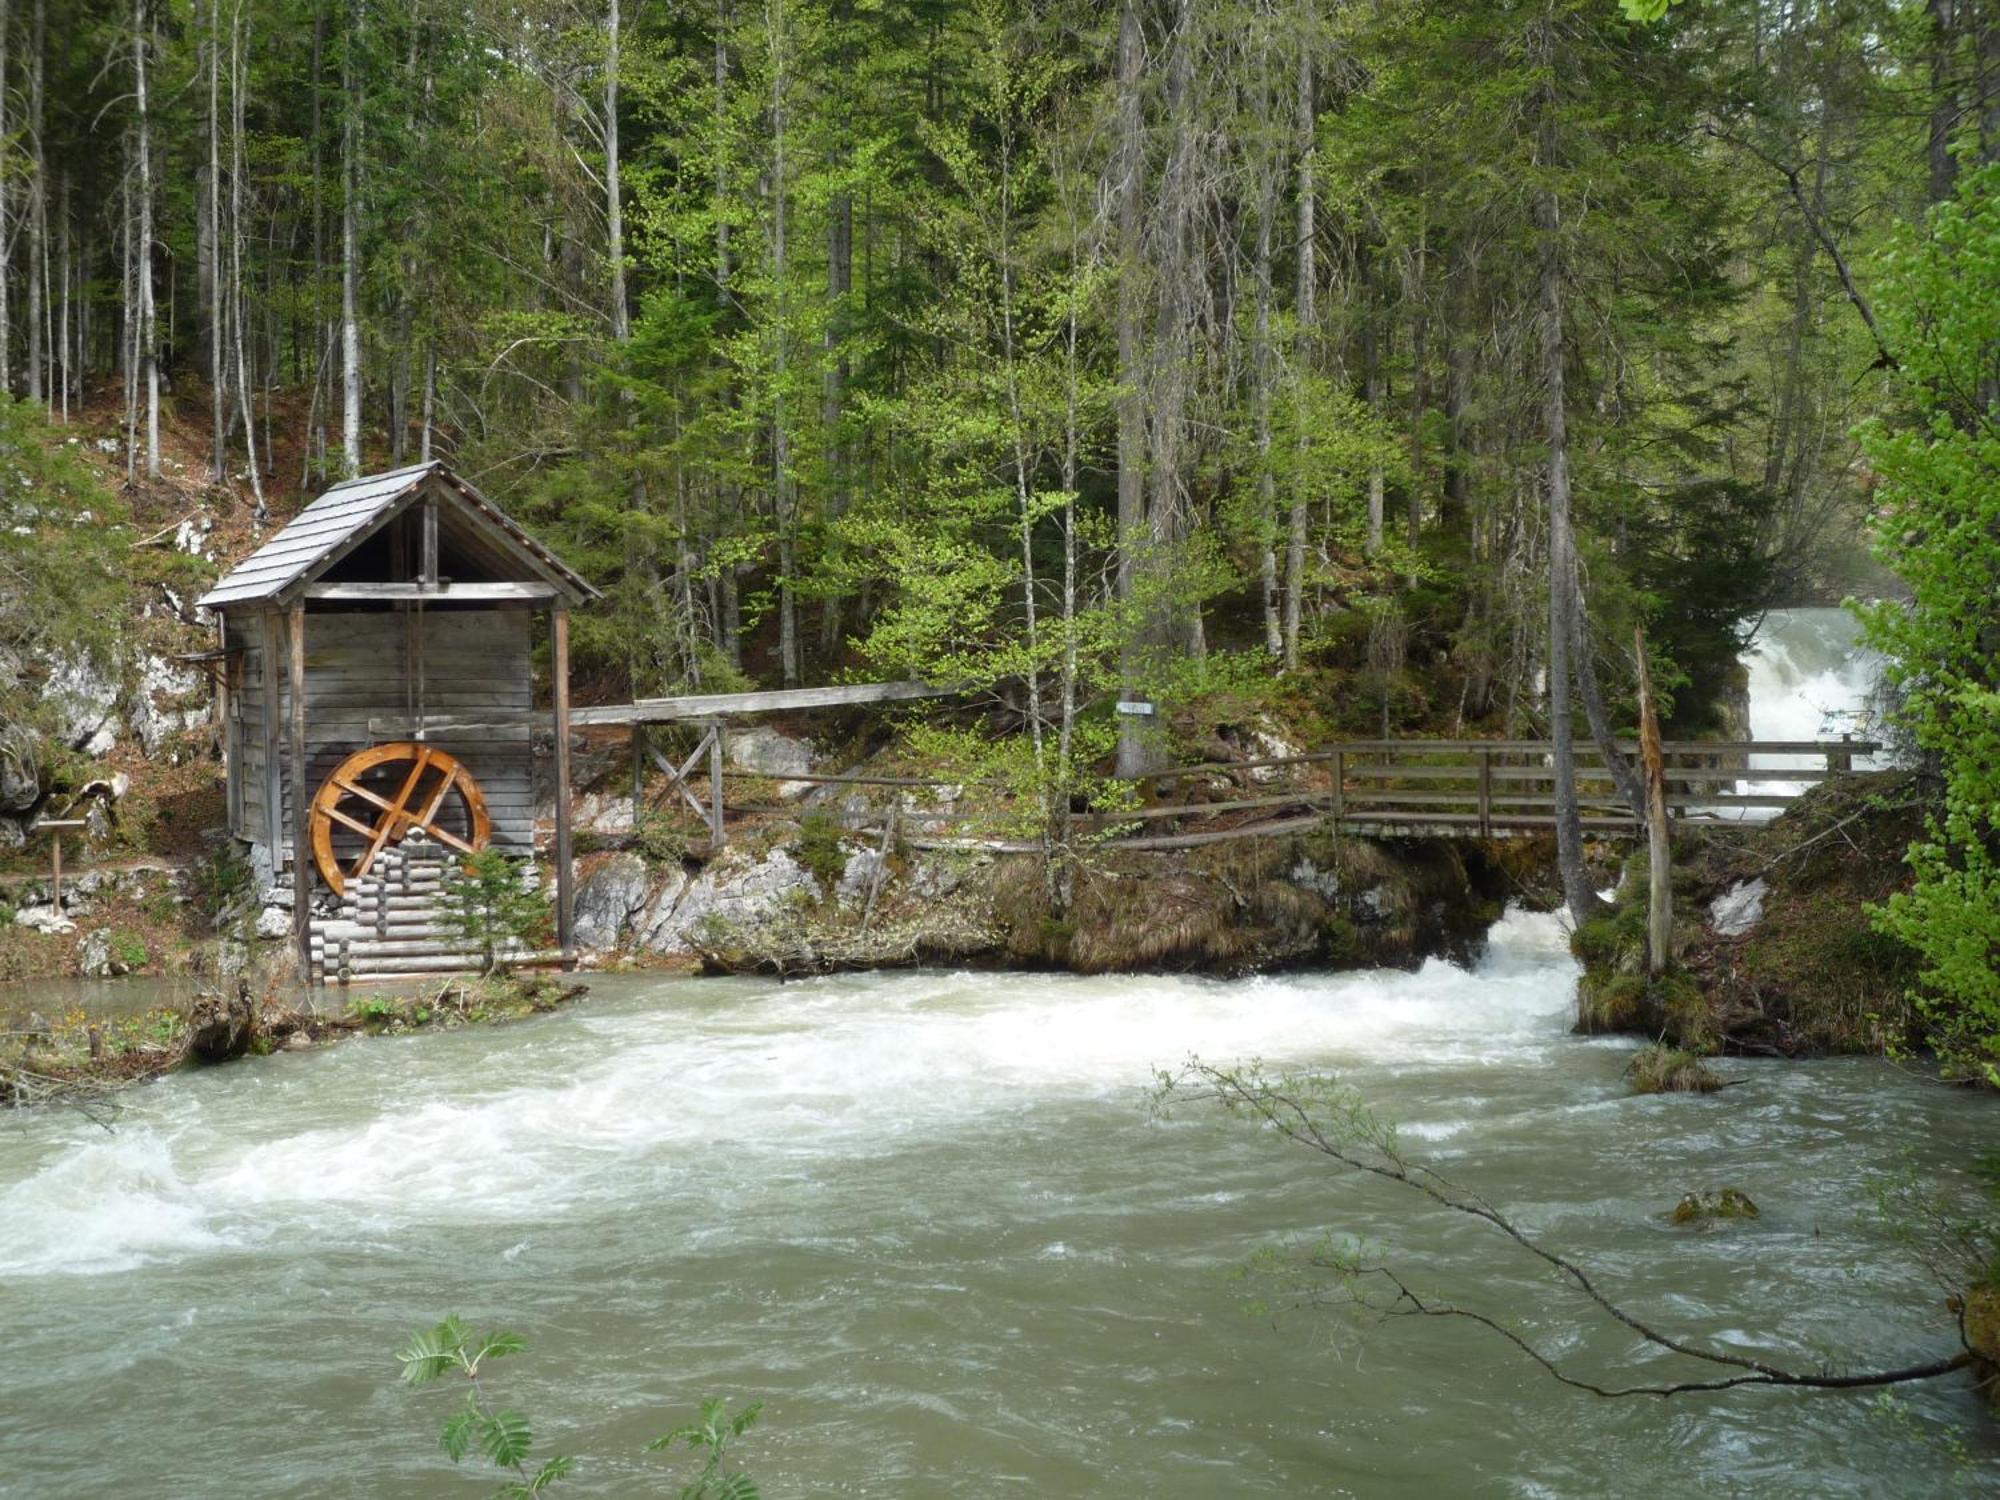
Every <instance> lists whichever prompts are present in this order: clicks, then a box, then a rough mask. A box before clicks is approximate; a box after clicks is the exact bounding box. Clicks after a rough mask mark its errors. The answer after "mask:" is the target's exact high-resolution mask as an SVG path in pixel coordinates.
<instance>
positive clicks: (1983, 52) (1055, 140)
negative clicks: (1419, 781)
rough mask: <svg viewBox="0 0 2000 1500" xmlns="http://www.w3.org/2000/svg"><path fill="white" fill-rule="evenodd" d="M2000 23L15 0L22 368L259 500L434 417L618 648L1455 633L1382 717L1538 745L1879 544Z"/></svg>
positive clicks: (0, 217) (13, 372) (1365, 648)
mask: <svg viewBox="0 0 2000 1500" xmlns="http://www.w3.org/2000/svg"><path fill="white" fill-rule="evenodd" d="M1995 36H1996V32H1995V23H1994V20H1993V18H1992V17H1990V16H1987V15H1985V14H1984V13H1983V12H1982V11H1981V8H1980V7H1979V6H1978V5H1977V4H1975V3H1972V0H1933V3H1930V4H1927V5H1918V4H1910V3H1891V0H1880V3H1876V0H1840V3H1835V4H1829V5H1812V6H1806V5H1794V4H1789V3H1785V4H1777V3H1769V0H1754V3H1753V0H1706V3H1693V0H1689V3H1686V4H1682V5H1677V6H1674V7H1672V8H1671V9H1668V10H1665V11H1664V13H1663V15H1662V16H1660V17H1659V18H1653V19H1648V18H1647V17H1645V16H1644V15H1643V14H1638V15H1635V14H1628V13H1627V12H1626V11H1621V10H1620V9H1618V8H1617V7H1616V6H1614V5H1613V4H1611V3H1608V0H1604V3H1597V0H1593V3H1573V4H1572V3H1563V4H1553V3H1538V4H1503V5H1488V4H1477V5H1475V4H1453V3H1430V4H1415V3H1395V4H1388V5H1371V6H1322V5H1312V4H1291V3H1280V0H1270V3H1247V4H1233V3H1232V4H1211V3H1204V4H1200V5H1197V4H1195V3H1193V0H1174V3H1155V4H1142V3H1138V0H1133V3H1129V4H1125V5H1122V6H1120V7H1117V8H1115V9H1108V8H1106V7H1102V6H1096V5H1066V4H1060V3H1049V4H1037V5H1019V4H1010V5H1002V4H999V3H986V4H976V5H959V4H943V3H939V4H928V3H922V0H914V3H901V0H886V3H859V0H855V3H848V0H840V3H818V0H816V3H803V4H802V3H793V0H768V3H765V4H761V5H750V4H747V3H741V0H718V3H716V4H715V5H712V6H693V5H682V4H676V3H667V0H655V3H651V4H643V3H642V4H636V5H634V4H630V3H629V0H628V3H627V4H626V6H625V7H624V8H623V9H621V6H620V4H619V3H618V0H605V3H604V4H602V5H596V6H574V5H568V4H563V3H541V0H529V3H521V4H506V3H492V4H488V3H485V0H472V3H459V4H448V3H444V0H351V3H348V4H329V3H321V0H214V3H209V0H200V3H195V4H192V5H186V4H180V3H160V0H134V4H132V5H130V6H124V7H121V6H118V5H112V4H103V3H91V0H81V3H63V4H57V5H54V6H50V5H49V4H48V3H47V0H8V5H7V8H6V11H5V13H4V14H0V48H4V54H0V72H4V76H5V79H6V84H7V87H6V89H5V92H4V95H0V109H4V111H6V113H5V115H4V117H0V142H4V145H5V152H6V160H5V171H4V175H3V176H0V181H4V196H0V240H4V244H5V247H6V255H5V272H6V274H5V277H4V279H0V384H4V385H5V386H6V387H7V388H8V389H10V390H12V391H13V392H15V393H16V394H18V395H19V396H20V397H22V398H23V399H25V400H26V401H29V402H33V403H38V404H41V405H44V406H45V407H46V408H47V410H48V412H49V414H50V416H51V418H52V419H53V420H54V421H56V422H57V423H61V422H63V421H64V420H66V419H69V418H71V417H73V416H75V415H77V414H78V413H80V412H84V411H99V412H101V411H102V410H104V409H105V408H106V407H107V406H108V405H109V404H112V403H116V404H117V409H118V410H119V411H120V412H122V431H123V438H124V447H123V455H122V456H123V460H124V463H125V466H126V472H127V475H128V477H129V478H131V479H133V480H135V481H139V482H143V481H144V480H146V479H147V478H150V477H157V476H158V475H159V474H160V472H161V465H162V462H163V460H162V457H161V451H162V450H161V439H160V432H161V428H162V424H163V423H164V424H167V425H168V426H169V427H173V428H179V429H182V430H184V431H186V432H187V433H189V434H190V435H191V436H193V437H194V438H197V439H199V442H198V448H199V451H201V452H203V453H204V454H205V455H206V465H207V469H208V474H207V476H206V477H207V478H208V479H209V480H210V481H211V482H212V483H214V484H216V485H218V486H223V487H225V488H227V489H228V490H229V491H231V492H232V493H235V494H237V495H239V496H241V497H242V498H243V499H244V501H245V503H247V504H250V505H254V506H255V507H256V510H257V513H258V515H259V516H262V515H264V514H266V513H268V512H270V511H271V510H272V508H274V507H275V508H276V512H277V513H278V514H279V515H280V516H282V515H283V514H284V513H287V512H288V510H289V508H290V507H291V505H292V504H293V503H295V501H296V498H297V497H298V496H299V495H301V494H310V493H315V492H317V490H318V489H319V488H320V487H322V486H323V485H324V484H326V483H328V482H329V481H331V480H334V479H337V478H339V477H341V476H344V475H349V474H353V473H356V472H359V471H361V470H363V469H368V468H382V467H393V466H396V465H399V464H401V463H404V462H406V461H413V460H415V459H417V458H419V457H425V456H429V455H432V454H441V455H448V456H450V457H451V459H452V461H453V463H454V465H455V466H456V467H457V468H458V469H459V470H460V471H461V472H464V473H466V474H468V475H470V476H474V477H475V478H476V479H477V482H479V483H480V484H481V485H482V486H484V487H486V488H487V489H488V490H489V491H490V492H491V493H493V494H494V495H495V496H496V497H497V498H499V499H501V500H502V501H503V503H507V504H509V505H511V506H512V507H514V508H516V509H517V510H519V511H520V512H522V513H524V514H525V515H527V516H529V517H531V518H533V519H534V521H535V522H536V523H537V524H538V525H539V526H540V527H541V528H542V529H543V530H544V531H545V533H546V534H547V535H548V536H549V537H550V538H551V539H552V540H554V541H555V542H557V543H558V544H559V545H561V546H562V547H563V548H565V549H566V551H567V552H568V553H569V554H570V555H573V556H575V557H576V558H578V559H580V560H581V561H582V562H583V563H585V564H586V565H587V567H588V570H589V571H590V572H591V574H592V576H593V577H594V578H596V579H597V580H598V581H600V582H601V583H602V584H604V585H605V586H606V587H607V588H608V589H609V590H610V591H611V593H612V595H613V597H614V600H615V608H614V609H612V610H610V611H607V612H605V613H604V614H603V615H602V616H601V617H600V618H599V619H597V620H595V621H593V622H592V623H591V625H590V626H589V627H588V630H587V632H586V639H585V640H584V641H583V643H582V651H583V654H584V657H585V659H586V660H587V661H588V662H589V663H590V664H591V665H592V667H593V669H594V670H596V671H598V672H600V673H601V674H603V675H604V676H605V678H606V679H607V682H608V683H610V684H611V685H612V686H613V687H615V688H616V689H619V690H623V689H629V690H631V691H634V692H657V691H661V690H664V689H666V688H668V687H672V686H675V685H681V684H712V683H724V682H730V681H734V680H737V679H738V678H740V677H743V676H746V675H747V676H751V677H755V678H757V679H759V680H770V681H773V682H784V683H791V682H795V681H802V680H806V679H808V678H815V677H824V676H826V675H827V674H830V673H833V672H835V671H838V670H841V669H843V668H847V667H851V666H854V665H857V664H861V665H865V666H867V667H868V668H870V669H874V670H881V671H898V670H918V669H922V670H925V671H930V672H934V673H935V672H939V671H949V672H952V673H956V674H958V675H959V676H961V677H963V678H966V679H978V680H986V681H998V680H1001V679H1003V678H1004V679H1006V680H1008V681H1011V682H1013V683H1016V684H1019V685H1020V686H1019V687H1018V688H1017V690H1016V691H1015V695H1014V701H1015V703H1016V704H1017V707H1018V709H1019V711H1020V712H1021V714H1022V715H1023V716H1024V717H1033V718H1039V717H1041V716H1042V713H1043V705H1044V704H1045V703H1049V704H1053V703H1054V702H1055V700H1056V699H1057V698H1058V697H1061V698H1062V700H1063V701H1064V702H1065V703H1067V702H1068V701H1070V699H1071V698H1072V697H1076V696H1080V697H1081V698H1082V699H1083V700H1084V701H1088V702H1094V701H1096V700H1097V699H1098V698H1100V697H1101V696H1102V690H1103V689H1104V688H1105V686H1106V685H1107V684H1110V683H1114V682H1116V683H1122V684H1124V686H1125V687H1126V689H1128V690H1132V691H1138V690H1140V689H1149V690H1153V691H1157V692H1169V691H1172V690H1173V688H1174V683H1173V679H1174V678H1175V676H1176V674H1180V675H1186V674H1194V675H1196V676H1197V677H1198V676H1200V675H1201V674H1202V673H1203V672H1215V671H1226V670H1228V668H1227V666H1225V665H1223V663H1225V662H1228V661H1233V660H1234V661H1240V660H1242V659H1244V658H1246V657H1249V658H1254V660H1255V661H1258V662H1266V661H1268V662H1271V663H1274V664H1276V665H1277V666H1279V667H1281V668H1282V669H1286V670H1293V669H1297V668H1299V667H1300V666H1301V664H1302V663H1303V664H1311V663H1313V662H1314V661H1316V660H1325V659H1327V655H1328V653H1329V652H1331V653H1336V654H1337V653H1339V652H1340V651H1342V650H1343V649H1346V650H1349V651H1355V650H1358V651H1359V652H1360V653H1361V655H1363V656H1365V657H1368V658H1369V659H1372V660H1373V661H1375V662H1376V664H1377V667H1378V671H1379V674H1380V675H1383V676H1384V677H1387V678H1391V679H1393V678H1395V677H1396V676H1397V675H1398V666H1399V663H1400V661H1401V659H1402V658H1403V656H1404V655H1405V653H1407V652H1408V651H1410V650H1411V649H1412V647H1413V646H1416V647H1419V648H1420V649H1426V650H1442V651H1446V652H1449V653H1450V654H1451V655H1452V657H1453V658H1454V660H1455V661H1456V662H1457V663H1459V665H1460V667H1461V669H1462V692H1461V695H1460V699H1459V701H1458V702H1456V703H1453V704H1449V705H1440V704H1430V705H1416V704H1389V705H1387V706H1386V707H1385V710H1384V711H1385V712H1396V713H1403V712H1406V711H1414V712H1416V713H1418V714H1419V715H1421V714H1422V713H1425V712H1430V713H1435V714H1440V715H1442V716H1443V717H1444V718H1445V719H1447V720H1454V719H1455V720H1462V721H1465V722H1486V721H1492V722H1495V723H1505V724H1509V725H1517V726H1518V725H1521V724H1525V723H1527V722H1529V721H1532V720H1535V719H1537V718H1539V717H1541V716H1542V715H1544V714H1545V713H1547V712H1549V709H1547V708H1545V706H1544V705H1543V704H1542V703H1541V702H1540V701H1538V696H1537V694H1536V693H1535V692H1534V691H1532V688H1533V684H1534V683H1535V681H1536V673H1537V671H1539V670H1540V669H1541V668H1542V667H1543V666H1544V665H1545V660H1544V659H1545V658H1546V657H1549V656H1551V655H1552V654H1554V653H1564V652H1567V653H1571V654H1574V655H1575V656H1576V658H1577V661H1578V663H1579V665H1580V666H1581V667H1582V668H1583V673H1584V676H1585V678H1586V680H1587V679H1588V677H1589V676H1590V673H1591V664H1592V662H1593V659H1594V658H1598V657H1601V658H1603V660H1602V663H1601V666H1602V670H1603V672H1604V673H1605V674H1607V675H1609V676H1614V677H1616V676H1619V675H1620V674H1621V673H1624V672H1627V671H1628V670H1629V669H1628V668H1624V667H1621V666H1620V665H1619V663H1620V662H1622V661H1623V660H1624V656H1625V653H1624V652H1623V649H1622V646H1620V647H1617V648H1610V647H1607V645H1606V643H1607V642H1623V641H1625V640H1626V639H1627V638H1628V637H1629V633H1630V632H1629V625H1630V624H1631V623H1632V622H1634V621H1645V622H1647V623H1652V624H1654V625H1655V626H1656V632H1655V636H1656V640H1657V642H1658V645H1659V649H1660V652H1661V656H1662V665H1663V667H1665V668H1667V669H1669V670H1670V671H1671V672H1674V673H1676V674H1677V680H1679V681H1682V682H1687V681H1692V682H1694V683H1695V685H1696V691H1695V693H1694V694H1692V695H1691V696H1690V697H1689V700H1688V701H1687V702H1686V703H1685V704H1684V705H1682V706H1681V707H1680V708H1679V709H1678V710H1677V712H1678V713H1679V715H1680V716H1681V719H1682V720H1683V721H1685V723H1686V725H1687V727H1689V728H1694V727H1698V723H1699V720H1700V717H1701V715H1702V714H1703V713H1704V712H1705V711H1707V704H1706V702H1705V701H1704V698H1705V697H1706V698H1712V697H1713V695H1714V693H1713V689H1714V683H1713V680H1712V679H1713V669H1714V665H1715V661H1716V659H1718V657H1719V656H1726V654H1727V652H1726V651H1719V648H1718V646H1717V644H1716V640H1715V637H1716V636H1717V633H1718V630H1719V629H1726V623H1725V622H1730V621H1733V620H1735V619H1737V618H1740V617H1742V616H1745V615H1748V614H1752V613H1754V612H1755V610H1756V608H1757V607H1759V606H1760V605H1762V604H1764V603H1767V602H1770V601H1773V600H1789V601H1800V600H1808V599H1829V600H1832V599H1837V598H1838V597H1840V596H1841V595H1842V594H1843V593H1844V592H1847V591H1849V590H1852V589H1856V588H1860V589H1862V590H1864V591H1866V590H1868V589H1869V588H1871V587H1874V586H1880V577H1879V575H1877V574H1875V573H1873V572H1870V571H1869V566H1870V565H1869V564H1868V563H1867V561H1866V560H1865V551H1866V543H1865V538H1864V536H1863V531H1864V522H1865V518H1866V514H1867V512H1868V509H1869V505H1870V493H1871V488H1872V486H1873V484H1874V482H1875V480H1874V477H1873V475H1872V474H1871V472H1870V469H1869V467H1868V465H1867V464H1866V463H1865V462H1864V461H1863V460H1862V458H1861V456H1860V450H1859V447H1858V445H1857V439H1856V436H1855V428H1856V425H1857V423H1859V422H1860V421H1862V420H1864V419H1867V418H1870V417H1874V416H1881V415H1889V416H1892V417H1893V416H1894V415H1896V414H1897V413H1898V412H1899V410H1902V409H1903V408H1904V407H1906V406H1907V396H1906V394H1905V393H1904V392H1903V391H1902V390H1901V388H1899V386H1898V385H1897V383H1896V382H1895V380H1894V379H1893V376H1894V374H1895V371H1896V369H1897V354H1896V353H1895V352H1894V351H1892V350H1890V349H1889V348H1888V347H1887V346H1886V345H1885V343H1884V342H1883V340H1884V334H1883V331H1882V320H1881V318H1880V317H1879V316H1878V315H1877V313H1876V312H1875V311H1874V309H1873V305H1872V301H1873V298H1874V296H1875V293H1874V291H1873V287H1872V279H1873V277H1874V275H1875V274H1876V272H1877V266H1878V261H1879V258H1880V255H1881V253H1882V252H1884V251H1885V249H1886V248H1887V247H1889V246H1890V245H1891V243H1892V242H1893V241H1894V239H1895V236H1896V235H1897V233H1898V231H1899V229H1900V228H1901V227H1904V226H1908V225H1911V224H1914V223H1919V222H1921V221H1922V219H1923V217H1924V214H1925V212H1926V209H1927V208H1928V207H1929V206H1930V205H1932V204H1936V203H1939V202H1942V201H1945V200H1947V199H1949V198H1951V197H1952V195H1953V193H1954V191H1955V189H1956V187H1957V185H1958V182H1959V180H1960V178H1961V177H1962V176H1963V175H1964V174H1965V173H1966V172H1967V171H1968V170H1970V169H1971V168H1976V167H1977V166H1978V165H1979V164H1980V163H1982V162H1984V161H1985V160H1987V159H1989V158H1990V157H1991V155H1992V154H1993V153H1994V151H1995V150H1996V149H2000V113H1996V111H2000V104H1996V95H1995V92H1994V90H1995V87H1996V85H1995V84H1994V83H1993V82H1992V79H1991V69H1992V67H1993V66H1994V62H1993V58H1994V54H1995V49H1996V47H2000V43H1997V42H1996V40H1995ZM1551 580H1554V582H1555V585H1556V587H1557V589H1558V591H1563V590H1567V589H1569V588H1571V587H1580V588H1581V590H1582V593H1583V594H1584V596H1585V598H1586V600H1587V608H1585V609H1584V610H1582V611H1580V612H1578V613H1577V615H1576V618H1575V620H1574V622H1573V623H1572V624H1571V625H1570V627H1569V628H1568V629H1563V630H1558V632H1557V634H1556V636H1555V637H1554V638H1549V637H1548V635H1547V632H1546V630H1545V628H1544V627H1543V624H1542V623H1541V622H1542V620H1543V615H1544V607H1545V603H1546V595H1547V593H1548V591H1549V588H1550V582H1551ZM1572 580H1574V582H1572ZM1697 581H1698V583H1699V588H1698V589H1696V588H1691V587H1690V585H1691V584H1694V583H1696V582H1697ZM1696 593H1698V594H1699V596H1700V597H1699V598H1694V597H1691V595H1693V594H1696ZM1572 637H1573V640H1572V639H1571V638H1572ZM1357 638H1358V639H1357ZM1204 662H1210V663H1215V665H1213V666H1204V665H1203V663H1204ZM1258 670H1260V671H1261V670H1262V668H1261V667H1260V668H1258ZM1704 670H1707V671H1708V672H1709V680H1707V681H1703V680H1702V676H1701V674H1702V673H1703V671H1704ZM1569 675H1570V674H1568V673H1565V672H1562V671H1556V672H1555V673H1554V674H1553V676H1552V678H1551V679H1550V680H1551V684H1552V687H1553V689H1554V691H1555V693H1556V694H1557V695H1561V694H1563V693H1564V692H1565V691H1566V687H1567V683H1566V678H1567V677H1568V676H1569ZM1041 679H1046V682H1044V681H1042V680H1041ZM1055 684H1060V686H1061V692H1060V693H1059V694H1058V693H1057V692H1055V690H1054V686H1053V685H1055ZM1609 685H1610V686H1613V687H1616V686H1617V685H1618V684H1615V683H1614V684H1609ZM1181 687H1182V689H1183V690H1185V689H1186V687H1187V685H1186V684H1181ZM1391 696H1393V695H1391ZM1049 712H1050V713H1052V714H1053V713H1055V712H1057V711H1056V710H1054V709H1050V710H1049ZM1554 713H1555V716H1556V717H1561V716H1562V705H1561V703H1560V702H1558V703H1557V704H1556V705H1555V706H1554ZM1064 722H1067V720H1065V721H1064Z"/></svg>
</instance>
